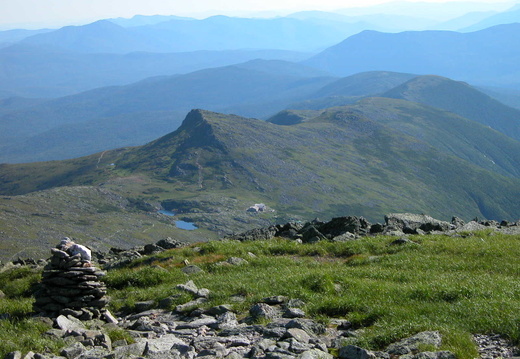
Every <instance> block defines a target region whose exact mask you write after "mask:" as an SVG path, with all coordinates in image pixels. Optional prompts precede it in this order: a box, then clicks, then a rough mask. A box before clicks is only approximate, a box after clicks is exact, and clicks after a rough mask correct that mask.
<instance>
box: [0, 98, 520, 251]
mask: <svg viewBox="0 0 520 359" xmlns="http://www.w3.org/2000/svg"><path fill="white" fill-rule="evenodd" d="M295 114H298V116H303V117H302V118H303V119H304V120H303V122H301V123H298V124H296V125H291V126H279V125H275V124H273V123H267V122H264V121H260V120H255V119H246V118H242V117H239V116H234V115H224V114H219V113H214V112H209V111H204V110H193V111H191V112H190V113H189V114H188V115H187V117H186V119H185V121H184V122H183V125H182V126H181V127H180V128H179V129H178V130H177V131H175V132H173V133H170V134H169V135H166V136H164V137H162V138H160V139H158V140H156V141H153V142H150V143H149V144H147V145H144V146H141V147H135V148H127V149H121V150H115V151H106V152H103V153H101V154H97V155H92V156H88V157H83V158H78V159H74V160H67V161H54V162H46V163H35V164H19V165H0V193H1V194H2V195H5V196H12V197H1V198H0V211H1V213H2V214H3V215H2V216H1V217H0V226H1V227H2V228H5V229H4V232H6V235H5V238H6V240H5V242H4V243H2V244H1V246H2V247H3V246H5V247H8V248H7V249H8V250H6V251H2V254H0V255H3V254H4V253H6V254H5V255H6V256H8V257H7V258H9V257H10V256H13V255H16V254H17V253H18V251H20V250H22V249H24V250H25V248H30V247H32V246H36V247H40V248H48V246H44V245H43V243H44V242H46V243H48V244H49V243H50V244H52V243H53V242H54V241H55V240H56V238H60V237H62V236H64V235H67V236H73V237H77V238H78V239H79V240H80V241H81V240H85V241H89V242H93V243H94V246H97V247H98V248H102V247H103V246H104V247H105V248H106V247H107V246H119V247H130V246H132V245H138V244H145V243H150V242H156V241H157V240H159V239H162V238H165V237H168V236H175V237H176V238H178V239H179V240H185V241H188V242H195V241H202V240H205V239H211V238H215V237H216V236H217V235H219V236H222V235H225V234H231V233H233V232H235V233H237V232H241V231H244V230H247V229H250V228H252V227H259V226H265V225H268V224H273V223H285V222H287V221H288V220H300V219H302V218H313V217H316V216H319V217H320V218H321V219H328V218H331V217H337V216H346V215H356V216H363V217H365V218H367V219H368V220H369V221H371V222H379V221H382V219H383V216H384V215H385V214H387V213H392V212H411V213H427V214H429V215H431V216H433V217H435V218H439V219H443V220H449V219H450V218H451V216H457V217H460V218H463V219H464V220H469V219H472V218H475V217H479V218H487V219H495V220H498V221H501V220H512V221H516V220H517V219H518V218H517V217H516V216H517V213H520V202H518V201H517V200H516V198H518V197H519V196H520V192H519V189H520V178H518V174H519V172H518V168H520V160H519V159H518V156H517V155H516V154H517V153H520V147H519V145H518V142H517V141H516V142H515V141H514V140H512V139H509V138H508V137H507V136H505V135H500V134H499V133H497V132H495V131H492V130H490V129H489V128H487V127H485V126H482V125H479V124H476V123H474V122H472V121H469V120H465V119H463V118H460V117H458V116H455V115H453V114H450V113H447V112H444V111H439V110H436V109H434V108H431V107H427V106H424V105H420V104H416V103H412V102H408V101H403V100H395V99H377V98H370V99H365V100H363V101H360V102H359V103H358V104H357V105H355V106H350V107H339V108H331V109H327V110H324V111H321V112H308V111H307V112H298V113H295ZM313 115H316V117H312V116H313ZM475 144H478V146H476V145H475ZM508 154H510V155H508ZM474 178H478V181H476V180H468V179H474ZM35 191H39V192H35ZM255 203H265V204H266V205H267V206H268V207H269V208H271V209H273V210H274V211H267V212H264V213H262V214H254V213H253V214H251V213H248V212H246V210H247V208H249V207H250V206H252V205H253V204H255ZM161 207H163V208H165V209H167V210H172V211H173V212H175V213H176V214H177V216H178V218H176V219H182V220H184V221H188V222H194V223H195V225H196V226H197V227H198V228H199V230H197V231H195V232H193V233H187V232H186V231H184V232H183V231H181V230H177V229H176V228H175V225H174V219H172V218H171V217H170V218H169V217H167V216H164V215H159V214H157V213H155V212H156V210H158V209H160V208H161ZM57 229H59V232H58V231H57ZM2 249H3V248H2ZM4 258H5V257H4ZM7 258H6V259H7Z"/></svg>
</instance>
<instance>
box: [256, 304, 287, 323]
mask: <svg viewBox="0 0 520 359" xmlns="http://www.w3.org/2000/svg"><path fill="white" fill-rule="evenodd" d="M249 314H251V317H253V319H267V320H272V319H276V318H279V317H280V316H281V315H280V311H279V310H277V309H275V308H273V307H271V306H270V305H269V304H265V303H257V304H255V305H253V306H252V307H251V309H249Z"/></svg>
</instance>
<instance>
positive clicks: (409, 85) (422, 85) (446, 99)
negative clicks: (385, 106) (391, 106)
mask: <svg viewBox="0 0 520 359" xmlns="http://www.w3.org/2000/svg"><path fill="white" fill-rule="evenodd" d="M382 96H383V97H391V98H399V99H404V100H408V101H413V102H418V103H423V104H426V105H429V106H432V107H437V108H440V109H443V110H446V111H450V112H453V113H456V114H458V115H461V116H463V117H466V118H469V119H470V120H473V121H476V122H480V123H481V124H483V125H486V126H490V127H491V128H493V129H495V130H498V131H500V132H502V133H504V134H506V135H507V136H509V137H512V138H514V139H516V140H517V141H518V140H520V110H518V109H514V108H511V107H508V106H506V105H504V104H502V103H501V102H499V101H497V100H495V99H493V98H491V97H489V96H488V95H485V94H484V93H482V92H480V91H478V90H476V89H475V88H473V87H471V86H469V85H468V84H466V83H464V82H457V81H453V80H450V79H447V78H444V77H440V76H419V77H416V78H414V79H412V80H410V81H408V82H406V83H404V84H402V85H400V86H397V87H395V88H394V89H392V90H390V91H388V92H386V93H384V94H383V95H382Z"/></svg>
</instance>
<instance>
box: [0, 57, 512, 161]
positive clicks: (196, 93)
mask: <svg viewBox="0 0 520 359" xmlns="http://www.w3.org/2000/svg"><path fill="white" fill-rule="evenodd" d="M368 96H382V97H388V98H398V99H404V100H408V101H412V102H416V103H422V104H426V105H429V106H432V107H435V108H437V109H442V110H445V111H450V112H452V113H454V114H458V115H460V116H463V117H465V118H468V119H470V120H473V121H476V122H479V123H481V124H484V125H486V126H490V127H492V128H493V129H495V130H497V131H501V132H502V133H504V134H506V135H507V136H510V137H512V138H513V139H516V140H519V139H520V132H519V125H518V119H519V118H520V110H518V109H513V108H511V107H508V106H506V105H503V104H502V103H500V102H498V101H496V100H493V99H492V98H491V97H489V96H487V95H485V94H483V93H482V92H480V91H478V90H476V89H475V88H472V87H471V86H469V85H467V84H464V83H459V82H455V81H452V80H449V79H446V78H441V77H434V76H419V77H417V76H416V75H411V74H404V73H392V72H368V73H360V74H356V75H353V76H349V77H346V78H341V79H337V78H334V77H328V76H326V73H323V72H320V71H317V70H313V69H311V68H308V67H305V66H302V65H296V64H294V63H289V62H284V61H261V60H256V61H250V62H247V63H243V64H238V65H233V66H227V67H221V68H215V69H207V70H201V71H197V72H194V73H190V74H186V75H180V76H170V77H158V78H153V79H149V80H147V81H143V82H139V83H135V84H132V85H128V86H120V87H107V88H103V89H98V90H92V91H89V92H85V93H82V94H78V95H74V96H68V97H63V98H59V99H55V100H50V101H21V100H20V101H3V104H4V105H3V106H2V103H0V106H2V108H3V111H0V129H1V132H0V133H1V134H0V139H1V140H2V146H1V147H0V148H1V152H0V154H1V155H0V161H3V162H11V163H12V162H31V161H42V160H51V159H52V160H56V159H64V158H73V157H77V156H82V155H87V154H90V153H94V152H97V151H104V150H109V149H113V148H117V147H124V146H135V145H140V144H143V143H146V142H147V141H151V140H153V139H154V138H157V137H159V136H161V135H163V134H165V133H168V132H170V131H173V130H175V129H176V128H177V127H178V126H179V125H180V123H181V121H182V119H183V118H184V115H185V113H186V112H188V111H189V110H190V109H192V108H195V107H203V108H206V109H210V110H212V111H221V112H225V113H235V114H239V115H242V116H248V117H257V118H268V117H269V116H271V115H273V114H275V113H276V112H277V111H280V110H283V109H287V108H289V109H290V108H293V109H311V110H321V109H324V108H329V107H333V106H344V105H350V104H354V103H356V102H357V101H358V100H360V99H362V98H365V97H368ZM34 146H37V148H38V151H34ZM65 148H66V151H65V150H64V149H65Z"/></svg>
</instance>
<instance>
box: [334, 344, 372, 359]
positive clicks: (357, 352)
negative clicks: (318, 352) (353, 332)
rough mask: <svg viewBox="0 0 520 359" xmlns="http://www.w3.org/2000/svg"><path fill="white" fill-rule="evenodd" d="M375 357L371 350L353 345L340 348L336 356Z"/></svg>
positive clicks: (364, 358)
mask: <svg viewBox="0 0 520 359" xmlns="http://www.w3.org/2000/svg"><path fill="white" fill-rule="evenodd" d="M375 357H376V356H375V355H374V353H372V352H371V351H368V350H366V349H363V348H360V347H357V346H355V345H347V346H345V347H342V348H340V350H339V356H338V358H340V359H375Z"/></svg>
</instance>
